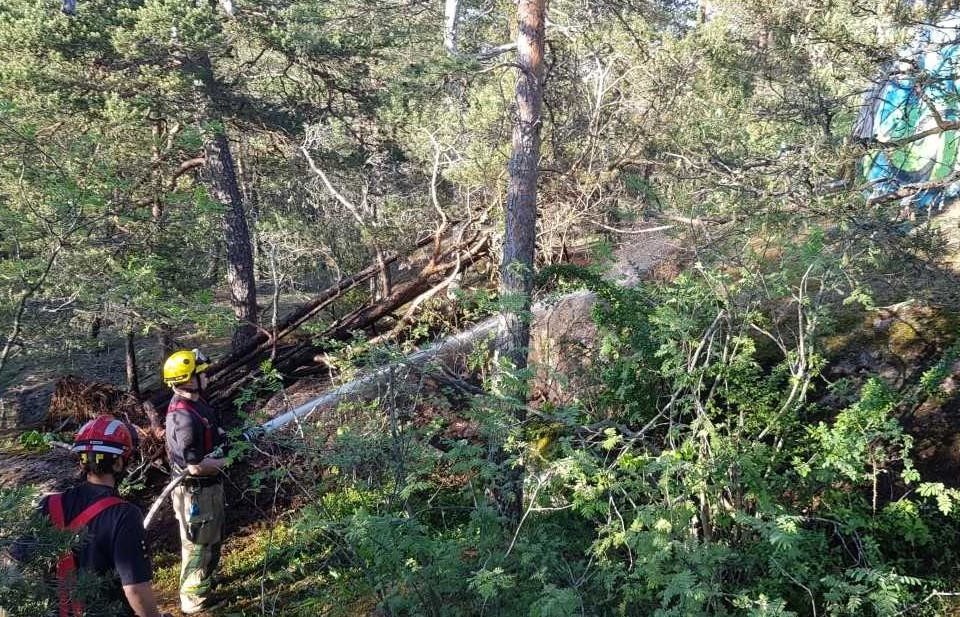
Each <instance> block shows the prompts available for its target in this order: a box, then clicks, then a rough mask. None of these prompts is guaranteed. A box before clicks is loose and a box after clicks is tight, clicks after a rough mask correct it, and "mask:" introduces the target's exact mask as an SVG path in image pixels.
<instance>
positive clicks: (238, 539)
mask: <svg viewBox="0 0 960 617" xmlns="http://www.w3.org/2000/svg"><path fill="white" fill-rule="evenodd" d="M936 225H938V226H940V227H941V228H942V229H944V230H945V232H946V233H945V238H946V240H947V246H946V247H945V250H946V253H947V255H949V256H950V257H949V258H947V259H944V260H943V261H942V262H941V263H940V264H939V266H938V267H937V268H923V267H920V268H919V269H915V270H912V271H904V272H901V273H892V274H891V275H890V276H891V277H892V278H896V279H900V280H903V278H909V279H910V280H911V281H912V282H913V284H914V285H915V286H916V287H917V288H922V290H923V293H921V294H919V297H922V298H923V299H922V300H920V301H916V300H913V299H911V298H910V297H907V298H898V297H893V296H891V297H890V298H886V300H889V301H890V302H889V303H888V304H889V306H886V307H885V308H882V309H878V310H875V311H854V310H851V312H850V313H849V314H848V315H846V316H845V318H846V319H847V320H848V323H847V324H844V325H843V327H841V328H838V332H840V333H839V334H837V335H835V336H834V337H831V338H829V339H828V340H827V341H826V342H827V346H828V348H829V349H828V352H829V353H830V354H831V356H832V358H831V366H830V368H829V370H828V372H827V373H826V376H827V377H828V378H829V379H831V380H834V379H838V378H841V377H846V376H858V375H867V374H880V375H882V376H884V377H886V378H887V379H890V380H891V381H893V382H895V383H896V382H899V383H904V382H906V381H908V380H909V379H910V378H911V376H910V374H909V373H910V372H911V366H914V363H917V365H919V364H922V359H923V358H924V357H932V354H935V353H937V352H938V351H942V349H943V348H944V347H945V346H946V345H948V344H949V343H951V342H953V341H954V340H955V339H956V336H957V334H958V331H960V317H958V316H960V294H958V290H960V286H957V285H956V284H957V277H958V276H960V231H958V230H960V205H957V206H955V207H953V208H951V209H949V210H948V211H947V212H945V213H943V214H942V215H940V216H938V217H937V219H936ZM684 260H685V251H684V250H683V249H682V247H681V246H680V245H679V244H678V243H677V242H676V241H674V240H672V239H671V238H670V237H669V236H668V235H666V234H663V233H659V232H658V233H652V234H643V235H636V236H633V235H627V236H625V237H624V240H623V242H621V243H620V244H619V245H618V246H617V248H616V249H615V251H614V254H613V260H612V263H613V266H612V268H611V275H610V276H611V278H614V279H616V280H619V281H620V282H621V283H622V284H628V285H632V284H636V282H637V281H639V280H641V279H643V278H644V277H654V278H657V279H661V280H663V279H670V278H672V277H673V276H675V275H676V274H677V273H678V272H679V271H680V270H681V269H682V268H683V263H684ZM908 294H909V292H908ZM589 311H590V304H589V303H586V304H579V305H578V304H573V305H570V306H568V307H563V308H562V310H560V311H556V312H554V313H551V314H550V316H549V319H545V320H543V321H542V322H540V323H538V324H536V325H535V327H534V335H533V342H532V347H533V348H534V352H533V353H534V354H536V353H538V352H537V349H538V341H542V342H546V343H551V342H555V341H557V340H566V339H567V338H570V337H572V338H576V339H577V340H578V341H580V342H582V343H584V344H588V343H589V341H588V339H589V338H590V336H592V330H591V328H592V323H591V321H590V319H589ZM209 343H211V342H210V341H204V345H205V347H207V348H210V345H209ZM212 343H213V344H219V345H220V349H221V350H225V349H226V339H225V338H224V339H221V340H219V341H213V342H212ZM543 353H545V354H561V355H560V356H557V355H554V356H552V357H541V358H539V359H538V360H537V361H538V362H540V363H541V364H545V365H550V366H559V365H562V364H563V362H561V360H562V354H563V349H558V348H557V347H556V346H555V345H554V346H553V347H552V350H548V351H545V352H543ZM138 354H139V355H140V356H142V359H141V366H144V367H146V366H152V364H153V363H154V359H155V358H156V356H157V351H156V349H155V345H154V343H153V342H152V341H143V342H142V345H141V346H140V348H139V349H138ZM123 366H124V364H123V347H122V345H121V344H119V341H116V342H110V343H108V344H107V345H106V349H99V350H94V351H91V352H89V353H86V354H84V353H81V352H74V353H71V354H69V355H68V356H67V357H65V358H63V359H62V361H61V362H60V363H59V364H57V363H53V362H51V363H50V366H48V367H46V368H45V369H44V370H42V371H38V372H37V373H35V374H34V375H31V376H28V377H27V378H25V379H24V380H23V381H22V382H20V384H19V385H20V386H21V387H27V388H35V389H37V391H39V392H41V394H40V395H38V396H39V398H38V400H37V402H36V403H35V404H36V405H37V406H41V405H42V403H43V400H44V399H43V395H42V392H43V391H44V390H43V388H49V387H50V383H51V382H50V377H51V376H52V375H57V374H59V375H63V374H65V373H78V374H82V375H84V376H85V378H89V379H91V380H98V381H105V382H111V383H114V384H116V385H122V380H123ZM41 368H42V367H41ZM954 369H955V370H954V373H955V374H956V375H957V376H958V377H957V384H958V386H957V392H956V395H952V396H949V397H947V399H946V400H939V401H922V402H920V403H918V405H917V406H916V408H915V409H913V410H912V413H910V414H908V415H907V417H905V418H904V422H905V425H906V427H907V428H908V430H909V431H910V432H911V433H912V434H913V435H914V436H915V438H916V444H915V449H914V456H915V459H916V463H917V467H918V468H919V470H920V471H921V473H922V474H923V476H924V478H925V479H928V480H939V481H944V482H946V483H947V484H948V486H953V485H954V484H955V483H956V480H955V478H956V477H957V474H960V365H958V366H955V367H954ZM144 372H146V371H144ZM550 382H551V378H550V375H542V376H541V383H542V384H543V385H544V387H545V388H547V389H549V386H550ZM146 383H147V384H149V380H147V382H146ZM329 387H330V383H329V381H328V380H325V379H309V380H308V379H305V380H301V381H300V382H298V383H297V384H296V385H295V386H294V387H291V388H288V389H287V391H286V392H285V393H284V396H283V397H275V398H274V399H273V400H271V401H270V402H268V403H267V405H266V406H265V407H266V409H267V410H269V412H270V413H271V414H274V413H278V412H280V411H282V410H283V409H285V408H290V407H293V406H296V405H299V404H302V403H303V402H305V401H307V400H310V399H312V398H315V397H316V396H318V395H319V394H321V393H322V392H323V391H325V390H326V389H328V388H329ZM281 398H282V400H281ZM47 400H49V399H47ZM74 469H75V467H74V463H73V461H72V458H71V456H70V455H69V454H68V453H66V452H64V451H61V450H57V449H53V450H49V451H47V452H44V453H41V454H37V453H32V452H29V451H28V450H26V449H24V448H23V447H20V446H19V445H17V444H15V443H13V442H8V443H7V444H5V445H4V446H3V447H0V486H12V485H19V484H24V483H29V484H38V485H40V486H41V487H42V488H43V489H44V490H48V489H50V488H53V487H54V486H56V485H63V484H64V483H65V482H69V480H70V478H72V477H74V475H75V473H74ZM245 471H247V470H245V469H235V470H234V474H239V475H238V476H237V477H240V476H243V475H244V473H245ZM232 475H233V474H232ZM156 478H157V482H156V483H157V484H160V483H162V479H160V475H159V474H157V475H156ZM227 491H228V501H229V502H230V504H231V505H230V508H229V509H228V513H227V524H226V532H227V539H226V542H225V545H224V550H223V555H224V557H223V561H222V566H221V588H220V595H221V596H222V597H223V598H224V600H225V601H224V603H223V604H222V605H221V606H220V607H218V608H217V609H216V610H215V611H213V612H211V613H210V614H211V615H218V616H219V615H223V616H246V615H273V614H281V612H279V611H278V609H279V608H281V607H280V606H278V605H277V604H276V603H277V602H278V596H277V595H276V594H277V590H278V589H282V590H283V594H284V597H285V599H286V600H289V599H290V598H294V599H296V598H306V597H308V596H309V590H302V589H298V588H297V586H296V584H295V583H286V584H280V581H283V580H287V579H289V572H288V570H289V568H290V567H291V566H290V564H286V563H285V562H284V560H283V559H280V558H278V555H279V554H280V552H281V551H282V549H283V547H284V543H285V542H286V541H287V540H288V537H289V535H290V534H289V532H290V527H289V517H288V514H289V512H290V511H291V510H292V509H295V507H296V498H294V497H291V496H290V495H288V494H286V493H284V492H282V491H274V493H273V495H271V496H270V497H269V498H268V503H265V502H264V501H263V500H264V497H262V496H257V495H252V494H250V492H249V491H246V490H245V489H244V488H243V487H241V486H239V485H237V484H233V483H232V482H231V483H228V486H227ZM155 493H156V491H155V490H150V491H146V492H144V493H142V494H141V495H140V498H141V499H143V500H144V502H143V503H141V505H143V506H148V505H149V501H150V500H152V495H154V494H155ZM267 493H269V491H267ZM150 541H151V544H152V546H153V549H154V565H155V569H156V582H157V587H158V591H159V594H160V598H161V600H162V603H163V605H164V608H165V609H166V610H171V611H173V612H174V613H175V614H177V612H176V608H177V600H176V595H177V594H176V586H177V579H178V576H179V551H178V540H177V531H176V525H175V521H174V520H173V516H172V512H170V510H169V508H164V509H162V510H161V515H160V516H159V518H158V519H157V522H156V524H155V526H154V527H153V528H152V529H151V532H150ZM317 602H319V604H318V603H316V602H315V603H314V604H311V605H310V608H309V609H308V608H306V605H305V607H303V608H302V611H303V614H328V612H329V611H330V610H332V609H333V608H336V611H335V614H341V615H366V614H371V610H372V605H371V604H370V603H369V602H361V603H360V604H358V605H357V606H352V607H343V606H341V607H324V606H322V599H320V600H317ZM949 610H950V611H951V612H949V613H947V614H952V615H960V603H958V604H957V606H955V607H953V608H951V609H949Z"/></svg>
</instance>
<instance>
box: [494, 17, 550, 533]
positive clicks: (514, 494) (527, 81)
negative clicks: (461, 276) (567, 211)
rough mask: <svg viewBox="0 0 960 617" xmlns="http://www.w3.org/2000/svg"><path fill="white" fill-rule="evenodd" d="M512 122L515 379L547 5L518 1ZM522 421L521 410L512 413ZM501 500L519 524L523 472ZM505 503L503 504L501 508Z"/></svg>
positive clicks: (509, 333) (533, 215)
mask: <svg viewBox="0 0 960 617" xmlns="http://www.w3.org/2000/svg"><path fill="white" fill-rule="evenodd" d="M517 9H518V26H519V30H518V33H517V51H518V56H519V65H520V76H519V78H518V80H517V95H516V96H517V118H516V123H515V124H514V129H513V152H512V155H511V158H510V163H509V173H510V183H509V186H508V188H507V202H506V217H505V219H506V223H505V230H504V240H503V261H502V262H501V265H500V297H501V302H502V308H501V313H500V314H501V318H502V323H503V329H504V332H503V334H504V337H503V340H504V343H503V346H502V348H501V353H502V355H503V357H504V358H505V359H507V360H509V364H510V365H512V370H514V371H517V372H518V373H519V374H521V375H522V374H523V373H522V372H523V371H524V370H525V369H526V367H527V352H528V350H529V344H530V302H531V300H530V296H531V293H532V292H533V265H534V261H533V259H534V251H535V248H536V227H537V171H538V170H537V168H538V165H539V162H540V125H541V107H542V104H543V84H542V80H543V48H544V44H543V39H544V21H545V17H546V15H545V13H546V0H520V2H519V4H518V7H517ZM526 381H527V380H526V379H511V378H506V379H504V380H503V383H504V384H507V383H509V384H512V385H511V386H510V389H511V390H513V391H509V392H505V393H506V394H508V398H511V399H513V400H517V401H525V400H526V398H527V385H526ZM513 412H514V415H515V416H516V418H517V419H518V420H520V421H522V420H523V419H524V417H525V415H526V413H525V411H524V408H523V407H522V406H518V407H516V409H514V410H513ZM507 474H508V477H507V480H506V486H504V487H503V495H502V499H501V500H500V501H501V503H500V507H501V511H503V512H504V513H505V514H507V515H508V516H510V517H511V518H513V519H515V520H516V519H518V518H519V516H520V510H521V508H522V505H523V470H522V469H519V468H516V467H515V468H513V469H511V470H510V471H509V472H507ZM504 500H506V503H504Z"/></svg>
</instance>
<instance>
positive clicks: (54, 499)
mask: <svg viewBox="0 0 960 617" xmlns="http://www.w3.org/2000/svg"><path fill="white" fill-rule="evenodd" d="M47 511H48V512H49V513H50V520H51V521H52V522H53V526H54V527H56V528H57V529H66V527H67V522H66V520H64V518H63V493H50V496H49V497H48V498H47Z"/></svg>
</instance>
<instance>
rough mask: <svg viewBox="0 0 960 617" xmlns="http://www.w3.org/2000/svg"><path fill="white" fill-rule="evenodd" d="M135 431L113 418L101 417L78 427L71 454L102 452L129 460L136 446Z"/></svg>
mask: <svg viewBox="0 0 960 617" xmlns="http://www.w3.org/2000/svg"><path fill="white" fill-rule="evenodd" d="M137 441H138V439H137V434H136V431H134V430H133V429H131V428H130V427H129V426H127V425H126V424H125V423H124V422H121V421H120V420H117V419H116V418H114V417H113V416H108V415H103V416H99V417H97V418H94V419H93V420H90V421H89V422H87V423H86V424H84V425H83V426H81V427H80V430H79V431H77V436H76V437H74V438H73V448H71V450H72V451H73V452H77V453H79V454H83V453H85V452H102V453H104V454H114V455H118V456H121V457H123V460H125V461H126V460H130V457H131V456H133V451H134V449H135V448H136V446H137Z"/></svg>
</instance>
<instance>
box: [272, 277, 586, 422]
mask: <svg viewBox="0 0 960 617" xmlns="http://www.w3.org/2000/svg"><path fill="white" fill-rule="evenodd" d="M595 299H596V296H595V294H594V293H593V292H590V291H577V292H574V293H570V294H567V295H565V296H562V297H560V298H558V299H556V300H553V301H551V302H550V303H539V304H537V305H535V306H534V307H533V319H534V330H536V329H537V328H538V326H537V324H541V325H543V324H548V323H549V321H550V318H551V315H552V314H553V313H554V312H555V311H557V310H561V311H562V310H568V309H569V307H572V306H575V307H586V310H587V313H588V314H589V307H590V306H591V305H592V303H593V302H594V301H595ZM578 310H583V309H578ZM503 336H504V330H503V319H502V318H501V317H500V316H499V315H498V316H496V317H491V318H489V319H487V320H485V321H482V322H480V323H479V324H477V325H475V326H473V327H472V328H470V329H469V330H466V331H464V332H460V333H459V334H455V335H453V336H450V337H448V338H445V339H443V340H441V341H439V342H437V343H435V344H433V345H431V346H430V347H427V348H426V349H423V350H421V351H418V352H416V353H414V354H412V355H410V356H407V357H406V358H404V359H403V360H401V361H399V362H393V363H390V364H387V365H386V366H382V367H379V368H376V369H373V370H371V371H370V372H368V373H366V374H364V375H361V376H360V377H359V378H357V379H355V380H353V381H351V382H349V383H346V384H343V385H342V386H339V387H337V388H334V389H333V390H330V391H329V392H326V393H324V394H323V395H321V396H319V397H317V398H315V399H312V400H310V401H308V402H306V403H304V404H303V405H300V406H298V407H296V408H294V409H291V410H289V411H287V412H284V413H282V414H280V415H278V416H276V417H274V418H273V419H271V420H269V421H267V422H265V423H264V424H262V425H261V428H262V429H263V432H265V433H272V432H274V431H276V430H279V429H280V428H282V427H284V426H286V425H287V424H289V423H290V422H294V421H296V420H300V419H303V418H306V417H307V416H309V415H311V414H313V413H315V412H317V411H318V410H322V409H330V408H332V407H335V406H336V405H339V404H340V403H343V402H348V401H352V400H361V399H365V398H371V397H373V396H376V395H377V394H379V393H380V392H382V391H383V389H384V388H385V387H387V386H388V385H389V384H391V383H396V382H397V381H399V380H402V379H405V378H406V377H407V376H409V375H416V376H419V374H421V373H423V372H431V371H432V372H444V371H458V370H463V369H465V362H464V360H465V358H466V357H467V356H469V355H470V354H471V353H473V352H474V351H475V350H476V348H477V346H478V345H483V346H486V348H487V349H489V350H494V349H497V348H498V345H499V344H500V343H501V342H502V337H503ZM398 375H399V379H398Z"/></svg>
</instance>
